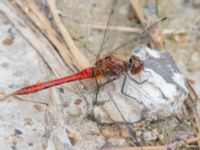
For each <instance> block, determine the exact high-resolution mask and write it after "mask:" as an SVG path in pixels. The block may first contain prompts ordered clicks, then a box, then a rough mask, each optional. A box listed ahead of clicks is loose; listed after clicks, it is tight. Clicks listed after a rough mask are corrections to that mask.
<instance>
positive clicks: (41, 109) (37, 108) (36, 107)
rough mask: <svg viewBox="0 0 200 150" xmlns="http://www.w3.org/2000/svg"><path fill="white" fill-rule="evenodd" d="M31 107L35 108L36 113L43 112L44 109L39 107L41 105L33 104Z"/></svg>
mask: <svg viewBox="0 0 200 150" xmlns="http://www.w3.org/2000/svg"><path fill="white" fill-rule="evenodd" d="M33 106H34V108H35V109H36V110H37V111H44V107H43V106H41V105H39V104H35V105H33Z"/></svg>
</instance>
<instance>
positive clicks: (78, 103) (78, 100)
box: [74, 99, 82, 105]
mask: <svg viewBox="0 0 200 150" xmlns="http://www.w3.org/2000/svg"><path fill="white" fill-rule="evenodd" d="M81 102H82V100H81V99H76V100H75V101H74V104H75V105H80V103H81Z"/></svg>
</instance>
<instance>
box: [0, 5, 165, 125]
mask: <svg viewBox="0 0 200 150" xmlns="http://www.w3.org/2000/svg"><path fill="white" fill-rule="evenodd" d="M113 12H114V9H113V8H112V10H111V13H110V15H109V17H108V22H107V27H106V29H105V32H104V36H103V40H102V43H101V46H100V48H99V52H98V54H97V60H96V62H95V63H94V65H93V66H92V67H88V68H85V69H83V70H81V71H79V72H77V73H74V74H72V75H67V76H65V77H62V78H58V79H53V80H49V81H45V82H40V83H36V84H33V85H30V86H26V87H23V88H21V89H19V90H16V91H14V92H13V93H11V94H9V95H7V96H5V97H4V98H2V99H0V100H4V99H7V98H8V97H10V96H17V95H27V94H32V93H35V92H38V91H41V90H44V89H48V88H50V87H53V86H57V85H61V84H64V83H69V82H74V81H80V80H85V79H95V80H96V81H99V80H100V79H101V78H106V79H108V80H107V81H106V82H104V83H101V85H98V84H97V85H98V86H97V90H96V91H97V92H96V97H95V100H94V105H95V104H96V103H97V97H98V94H99V91H100V87H101V86H103V85H106V84H109V83H110V82H112V81H114V80H117V79H118V78H119V77H121V76H127V75H128V74H132V75H136V74H139V73H140V72H142V71H144V67H145V66H144V62H143V60H142V59H141V58H139V57H138V56H136V55H131V56H130V58H129V59H128V60H123V59H121V58H119V57H117V56H116V55H115V53H114V52H116V51H117V50H118V49H120V48H122V47H123V46H125V45H127V44H128V43H130V42H131V41H137V40H138V39H140V38H141V37H142V36H144V34H146V33H147V32H148V31H149V30H150V29H152V28H153V27H154V26H156V25H157V24H158V23H159V22H161V21H164V20H166V18H161V19H160V20H158V21H156V22H155V23H153V24H151V25H150V26H149V27H147V28H146V29H144V30H143V31H142V32H141V33H140V34H139V35H138V36H136V37H134V38H132V39H130V40H129V41H127V42H126V43H124V44H122V45H120V46H118V47H117V48H115V49H113V53H108V54H107V55H105V56H104V57H102V58H101V57H99V56H100V54H101V52H102V49H103V46H104V43H105V39H106V34H108V27H109V25H110V21H111V17H112V14H113ZM125 80H126V78H125ZM125 80H124V81H125ZM133 81H135V82H136V83H138V82H137V81H136V80H134V79H133ZM144 81H145V80H143V81H142V82H141V83H143V82H144ZM141 83H138V84H141ZM123 85H125V84H123ZM123 88H124V86H122V90H121V91H122V94H123ZM106 92H107V93H109V92H110V91H108V90H107V91H106ZM124 95H127V94H125V93H124ZM127 96H128V95H127ZM110 98H111V96H110ZM114 105H115V106H116V108H117V110H118V111H119V113H120V116H121V117H122V120H123V122H127V120H126V118H125V117H124V116H123V115H122V113H121V112H120V110H119V109H118V106H117V105H116V104H115V103H114Z"/></svg>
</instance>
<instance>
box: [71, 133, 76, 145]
mask: <svg viewBox="0 0 200 150" xmlns="http://www.w3.org/2000/svg"><path fill="white" fill-rule="evenodd" d="M69 139H70V140H71V142H72V144H73V145H74V144H75V143H76V142H77V141H78V135H77V133H76V132H71V133H70V134H69Z"/></svg>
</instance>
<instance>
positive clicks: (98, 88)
mask: <svg viewBox="0 0 200 150" xmlns="http://www.w3.org/2000/svg"><path fill="white" fill-rule="evenodd" d="M118 78H119V77H114V78H112V79H110V80H108V81H106V82H104V83H102V84H99V83H98V82H97V80H96V83H97V89H96V94H95V99H94V103H93V104H94V105H101V104H102V103H104V102H99V103H98V102H97V99H98V94H99V91H100V88H101V87H103V86H105V85H106V84H108V83H111V82H113V81H115V80H116V79H118ZM105 102H107V101H105Z"/></svg>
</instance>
